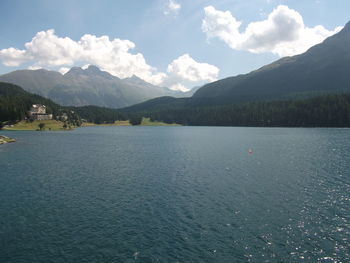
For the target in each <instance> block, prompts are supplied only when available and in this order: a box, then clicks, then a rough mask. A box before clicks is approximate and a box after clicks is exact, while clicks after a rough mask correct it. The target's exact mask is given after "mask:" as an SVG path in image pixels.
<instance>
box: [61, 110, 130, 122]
mask: <svg viewBox="0 0 350 263" xmlns="http://www.w3.org/2000/svg"><path fill="white" fill-rule="evenodd" d="M66 108H68V109H70V110H72V111H75V112H76V113H77V114H78V115H79V116H80V117H81V118H82V119H83V120H86V121H88V122H93V123H96V124H101V123H114V122H115V121H117V120H119V121H124V120H126V117H125V116H124V115H123V114H122V113H120V112H118V111H117V110H115V109H110V108H104V107H98V106H83V107H66Z"/></svg>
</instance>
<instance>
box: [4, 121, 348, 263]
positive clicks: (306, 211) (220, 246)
mask: <svg viewBox="0 0 350 263" xmlns="http://www.w3.org/2000/svg"><path fill="white" fill-rule="evenodd" d="M1 134H3V135H7V136H10V137H14V138H16V139H17V140H18V142H16V143H13V144H7V145H1V146H0V169H1V170H0V262H2V263H5V262H16V263H17V262H45V263H49V262H174V263H175V262H343V263H345V262H350V248H349V246H350V211H349V208H350V130H349V129H283V128H281V129H280V128H219V127H89V128H80V129H77V130H74V131H72V132H9V131H1ZM249 149H251V152H250V153H249Z"/></svg>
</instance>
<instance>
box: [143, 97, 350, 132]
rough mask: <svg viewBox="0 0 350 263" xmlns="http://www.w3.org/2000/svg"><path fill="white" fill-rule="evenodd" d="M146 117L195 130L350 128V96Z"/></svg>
mask: <svg viewBox="0 0 350 263" xmlns="http://www.w3.org/2000/svg"><path fill="white" fill-rule="evenodd" d="M143 114H144V115H145V116H147V117H150V118H151V120H153V121H163V122H165V123H178V124H183V125H194V126H197V125H198V126H253V127H350V94H338V95H327V96H321V97H317V98H312V99H305V100H289V101H272V102H251V103H244V104H236V105H227V106H218V107H206V108H183V109H174V110H171V109H168V110H163V111H155V112H148V113H147V112H144V113H143Z"/></svg>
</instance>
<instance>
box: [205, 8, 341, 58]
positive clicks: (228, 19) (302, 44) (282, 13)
mask: <svg viewBox="0 0 350 263" xmlns="http://www.w3.org/2000/svg"><path fill="white" fill-rule="evenodd" d="M204 12H205V17H204V19H203V21H202V31H203V32H204V33H206V35H207V37H208V38H219V39H221V40H223V41H224V42H225V43H226V44H227V45H228V46H230V47H231V48H232V49H236V50H246V51H249V52H252V53H265V52H272V53H274V54H277V55H279V56H280V57H283V56H291V55H296V54H300V53H303V52H305V51H306V50H307V49H309V48H310V47H312V46H314V45H316V44H318V43H321V42H322V41H323V40H324V39H326V38H327V37H329V36H331V35H333V34H335V33H337V32H339V31H340V30H341V29H342V27H337V28H335V29H334V30H327V29H326V28H324V27H323V26H321V25H318V26H315V27H312V28H309V27H306V26H305V24H304V21H303V18H302V16H301V15H300V14H299V13H298V12H297V11H295V10H293V9H290V8H289V7H288V6H285V5H279V6H278V7H277V8H275V9H274V10H273V11H272V12H271V13H270V14H269V16H268V18H267V19H266V20H263V21H258V22H252V23H250V24H249V25H248V26H247V27H246V29H245V31H244V32H242V33H241V32H240V31H239V29H240V27H241V24H242V23H241V22H240V21H238V20H237V19H236V18H235V17H234V16H232V14H231V12H230V11H225V12H224V11H220V10H216V9H215V7H213V6H207V7H205V8H204Z"/></svg>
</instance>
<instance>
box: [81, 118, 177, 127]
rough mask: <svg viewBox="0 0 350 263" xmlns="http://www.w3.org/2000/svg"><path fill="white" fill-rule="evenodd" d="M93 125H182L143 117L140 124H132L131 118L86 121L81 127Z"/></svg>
mask: <svg viewBox="0 0 350 263" xmlns="http://www.w3.org/2000/svg"><path fill="white" fill-rule="evenodd" d="M91 126H182V125H180V124H177V123H170V124H169V123H165V122H161V121H151V119H150V118H142V121H141V123H140V124H139V125H132V124H131V123H130V121H129V120H126V121H115V122H114V123H102V124H96V123H92V122H85V123H83V124H82V125H81V127H91Z"/></svg>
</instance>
